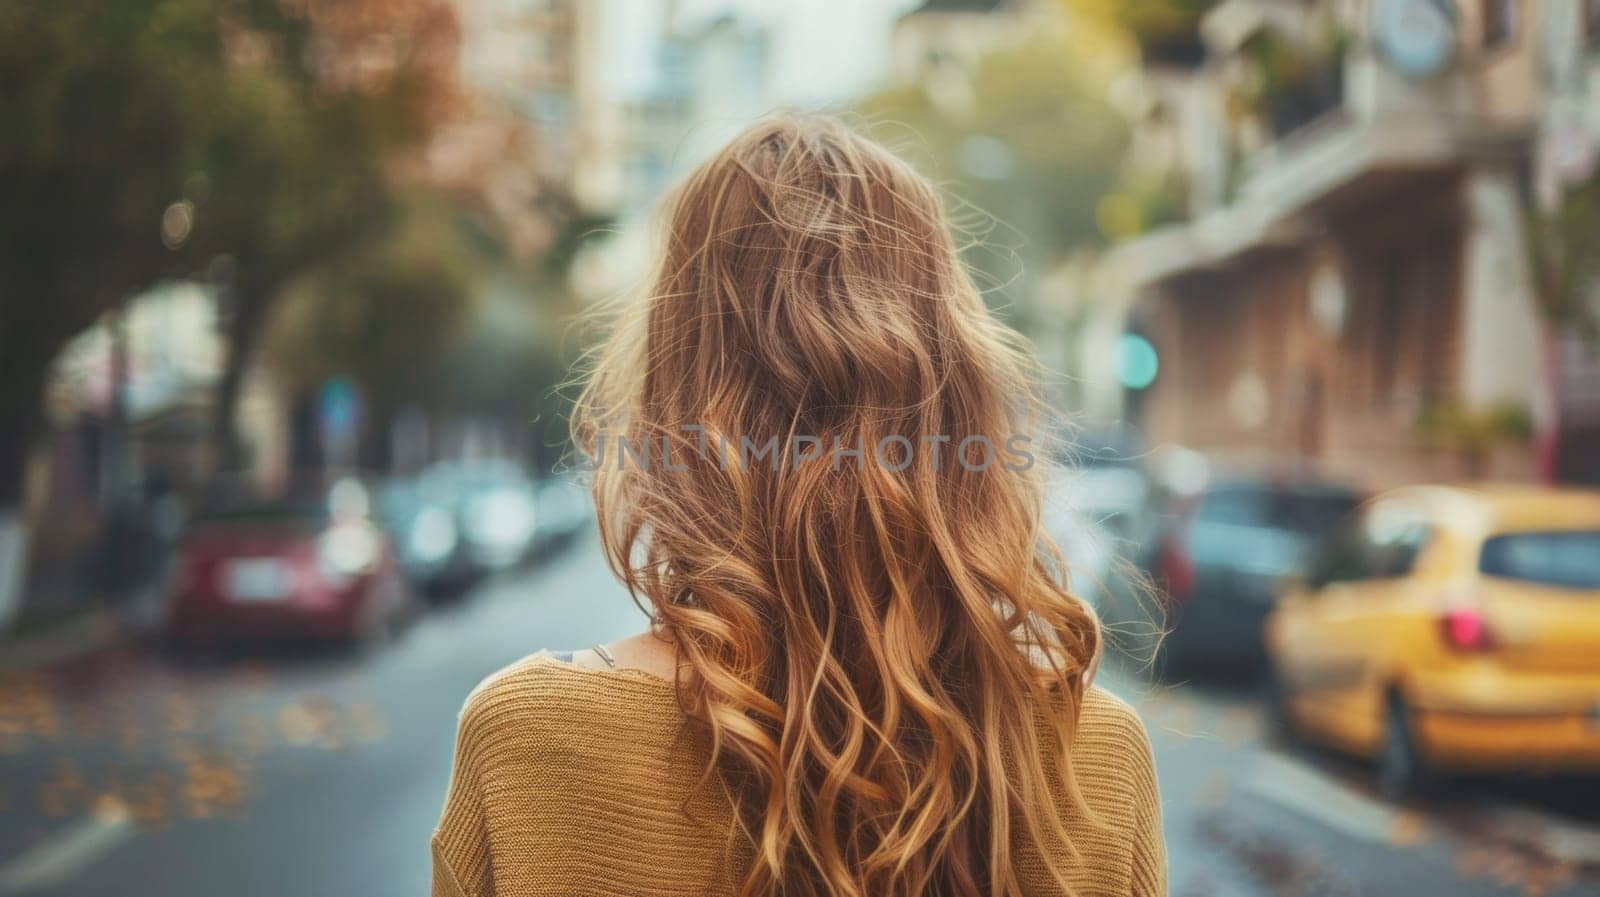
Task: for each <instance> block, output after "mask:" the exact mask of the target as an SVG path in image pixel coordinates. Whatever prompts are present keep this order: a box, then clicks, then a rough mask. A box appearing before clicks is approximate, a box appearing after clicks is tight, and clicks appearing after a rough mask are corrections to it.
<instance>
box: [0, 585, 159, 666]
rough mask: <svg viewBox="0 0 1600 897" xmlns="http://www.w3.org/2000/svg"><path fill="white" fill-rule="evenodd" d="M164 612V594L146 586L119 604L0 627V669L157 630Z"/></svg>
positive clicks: (65, 657) (59, 658)
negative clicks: (16, 627) (11, 629)
mask: <svg viewBox="0 0 1600 897" xmlns="http://www.w3.org/2000/svg"><path fill="white" fill-rule="evenodd" d="M160 614H161V602H160V595H159V594H158V593H157V592H156V590H154V589H147V590H145V591H143V592H140V593H138V594H136V595H133V596H131V597H130V598H128V599H127V600H126V601H123V602H122V603H120V604H118V605H117V606H115V607H107V606H105V605H99V604H96V605H91V606H86V607H84V608H83V609H82V610H78V611H73V612H69V613H65V614H62V615H61V616H59V617H56V618H52V619H48V620H42V621H38V622H37V623H31V624H30V623H24V624H23V625H22V627H21V629H20V630H18V631H15V632H3V633H0V672H3V671H6V670H27V669H36V668H39V667H46V666H52V665H54V664H59V663H65V662H67V661H71V660H75V659H77V658H80V657H85V656H87V655H90V654H93V653H95V652H97V651H102V650H105V649H106V648H109V647H111V646H112V645H115V644H118V643H120V642H124V641H127V640H129V639H132V638H136V637H139V636H141V635H145V634H148V633H151V632H154V631H155V629H156V627H157V625H158V623H159V621H160Z"/></svg>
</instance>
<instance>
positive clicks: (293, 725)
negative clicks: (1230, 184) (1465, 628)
mask: <svg viewBox="0 0 1600 897" xmlns="http://www.w3.org/2000/svg"><path fill="white" fill-rule="evenodd" d="M639 625H640V617H639V615H638V612H637V611H636V610H634V609H633V606H632V604H631V603H630V602H629V600H628V598H627V595H626V594H625V593H624V592H623V591H622V589H621V588H620V587H619V586H617V585H616V584H615V582H614V581H613V580H612V579H611V577H610V574H609V573H608V572H607V571H606V569H605V567H604V565H603V562H602V560H601V558H600V555H599V551H598V546H597V544H596V543H595V541H594V539H593V538H592V537H588V538H583V539H580V540H579V541H578V542H577V543H576V544H574V545H573V546H571V547H570V549H569V550H568V551H566V552H565V553H563V554H561V555H559V556H556V557H552V558H549V559H547V560H546V561H545V562H543V563H541V564H539V565H538V566H536V567H535V568H534V569H532V570H531V571H529V572H517V573H515V574H510V575H507V576H505V577H502V578H500V579H498V580H494V581H491V582H488V583H486V584H484V585H481V586H479V587H478V588H477V589H476V590H475V591H474V592H473V593H472V594H469V595H466V596H464V597H463V598H462V599H461V600H460V602H459V603H458V604H454V605H452V606H450V607H447V608H445V609H444V610H443V611H441V612H439V613H435V614H432V615H429V616H428V617H426V618H424V619H422V620H421V621H419V622H418V623H417V624H416V625H414V626H413V627H412V628H410V629H409V630H408V631H406V632H405V633H403V634H402V635H401V636H400V637H399V639H398V641H397V642H396V643H394V644H392V645H389V646H386V647H382V648H376V649H373V650H371V651H370V652H368V653H365V654H317V655H309V656H308V655H300V654H296V655H272V656H265V657H256V658H252V659H246V660H237V659H236V660H231V661H228V662H226V663H222V662H215V663H213V662H207V661H199V660H197V661H192V662H191V661H186V662H183V663H177V662H174V661H171V660H168V659H165V658H164V656H163V655H162V654H160V653H158V652H152V651H147V650H145V649H143V648H141V647H139V646H136V645H122V646H117V647H114V648H112V649H109V650H107V651H103V652H100V653H98V654H96V655H94V656H92V657H89V658H85V659H82V660H79V661H74V662H71V663H66V664H63V665H58V666H56V667H54V668H51V669H49V670H47V671H37V672H31V673H30V672H20V671H11V672H7V673H0V677H3V687H0V695H4V699H3V701H0V757H3V760H4V762H3V763H0V770H3V771H0V844H4V845H6V848H5V850H4V853H3V854H0V895H7V897H9V895H14V894H40V895H61V897H66V895H72V897H100V895H107V897H110V895H121V894H128V893H132V892H134V891H135V890H136V891H137V892H139V893H151V894H162V895H168V897H184V895H202V894H203V895H211V894H216V893H218V892H219V890H222V889H225V890H226V892H227V893H229V894H230V895H237V897H253V895H263V897H265V895H283V894H303V895H321V894H329V895H332V894H397V895H398V894H413V893H420V892H421V888H422V883H423V882H426V881H427V880H428V865H429V856H428V849H427V839H428V836H429V833H430V831H431V829H432V826H433V825H434V823H435V821H436V818H437V814H438V812H439V807H440V805H441V803H442V801H443V798H444V787H445V781H446V774H447V772H448V769H449V765H450V760H451V749H452V738H453V727H454V722H455V714H456V712H457V710H458V709H459V707H460V705H461V702H462V700H463V698H464V697H465V695H466V694H467V692H468V691H469V690H470V689H471V688H472V687H473V685H475V684H476V683H477V682H478V681H479V680H480V679H481V678H482V677H483V676H485V675H486V674H488V673H490V672H493V671H494V670H495V669H497V668H499V667H500V666H502V665H504V664H506V663H509V662H511V661H513V660H515V659H517V658H518V657H520V656H522V655H524V654H527V653H529V652H531V651H534V650H538V649H540V648H545V647H554V648H561V647H575V646H583V645H588V644H592V643H595V642H598V641H605V640H610V639H614V638H617V637H619V636H622V635H626V634H628V633H630V632H632V631H635V630H636V629H637V628H638V626H639ZM1101 681H1102V683H1103V684H1104V685H1106V686H1107V687H1108V688H1110V689H1111V690H1112V691H1114V692H1116V693H1117V694H1119V695H1122V696H1123V697H1125V698H1127V699H1129V700H1131V701H1133V702H1134V703H1135V704H1136V705H1138V707H1139V709H1140V711H1141V713H1142V714H1143V715H1144V717H1145V720H1146V724H1147V725H1148V726H1149V728H1150V731H1151V734H1152V737H1153V739H1154V742H1155V747H1156V754H1157V761H1158V764H1159V768H1160V773H1161V779H1162V792H1163V798H1164V803H1165V810H1164V812H1165V813H1166V828H1167V836H1168V843H1169V850H1170V854H1171V865H1172V869H1173V875H1174V880H1173V888H1172V893H1174V894H1177V895H1211V894H1215V895H1253V894H1262V895H1268V894H1271V895H1276V894H1331V895H1360V894H1460V895H1478V894H1484V895H1489V894H1571V895H1576V894H1584V893H1594V892H1595V891H1594V889H1595V888H1597V887H1600V808H1596V807H1595V806H1594V804H1593V802H1592V801H1586V800H1584V799H1583V798H1582V796H1581V795H1578V794H1576V793H1575V792H1574V791H1573V790H1572V789H1570V788H1565V787H1564V786H1562V784H1561V783H1559V782H1555V783H1544V784H1538V783H1535V784H1500V785H1495V786H1489V785H1483V786H1477V785H1468V786H1464V787H1462V788H1459V789H1454V790H1453V794H1452V796H1451V798H1450V799H1449V800H1447V801H1443V802H1437V803H1421V804H1417V805H1415V806H1399V805H1395V804H1391V803H1388V802H1385V801H1384V800H1382V799H1380V798H1378V797H1377V796H1375V791H1374V789H1373V786H1372V774H1371V771H1370V768H1368V767H1367V766H1364V765H1361V764H1357V763H1354V762H1351V761H1345V760H1340V759H1335V758H1332V757H1329V756H1326V755H1322V754H1314V753H1310V752H1302V751H1291V752H1288V753H1285V752H1284V751H1282V750H1280V749H1278V748H1276V747H1274V746H1273V745H1272V744H1271V740H1270V739H1269V738H1268V737H1267V736H1266V734H1265V732H1264V728H1263V722H1262V715H1261V712H1260V711H1259V709H1258V707H1259V704H1258V702H1257V701H1256V700H1255V698H1256V696H1255V695H1254V694H1252V693H1250V692H1249V691H1248V690H1247V689H1245V688H1244V687H1242V686H1241V687H1231V686H1207V687H1204V688H1200V687H1195V686H1189V685H1176V686H1164V687H1160V688H1155V689H1153V688H1152V687H1151V686H1150V685H1149V684H1148V683H1147V682H1146V680H1145V679H1144V677H1142V676H1140V675H1138V674H1137V673H1130V672H1129V671H1127V670H1126V669H1124V668H1121V667H1119V666H1118V665H1117V664H1116V663H1115V662H1113V663H1111V664H1109V665H1108V668H1107V669H1106V670H1105V672H1103V674H1102V679H1101ZM594 737H596V738H604V737H605V733H602V732H597V733H594ZM574 812H581V808H574Z"/></svg>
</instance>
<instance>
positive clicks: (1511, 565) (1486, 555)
mask: <svg viewBox="0 0 1600 897" xmlns="http://www.w3.org/2000/svg"><path fill="white" fill-rule="evenodd" d="M1478 570H1479V571H1480V572H1482V573H1483V574H1484V575H1485V576H1494V577H1498V578H1500V579H1515V580H1521V581H1522V582H1530V583H1537V584H1539V585H1545V586H1555V587H1557V588H1563V589H1600V530H1576V531H1560V532H1531V533H1505V534H1502V535H1498V536H1493V537H1491V538H1489V539H1488V540H1487V541H1485V542H1484V543H1483V552H1482V554H1480V555H1479V557H1478Z"/></svg>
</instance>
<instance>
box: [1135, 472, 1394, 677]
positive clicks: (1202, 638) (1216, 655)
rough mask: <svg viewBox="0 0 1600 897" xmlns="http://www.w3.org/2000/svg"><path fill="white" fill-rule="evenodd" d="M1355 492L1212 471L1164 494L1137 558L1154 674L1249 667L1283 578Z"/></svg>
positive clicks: (1257, 656)
mask: <svg viewBox="0 0 1600 897" xmlns="http://www.w3.org/2000/svg"><path fill="white" fill-rule="evenodd" d="M1363 498H1364V496H1363V495H1362V494H1361V493H1360V492H1359V491H1357V490H1355V489H1353V488H1351V487H1349V486H1345V485H1342V484H1338V483H1332V482H1323V481H1317V480H1310V479H1304V478H1281V479H1280V478H1273V477H1261V476H1256V477H1231V478H1218V479H1215V480H1213V481H1211V482H1209V483H1207V484H1206V485H1204V486H1203V487H1202V488H1201V489H1200V490H1199V491H1198V492H1196V493H1194V494H1191V495H1185V496H1181V497H1176V498H1173V499H1171V501H1170V502H1169V504H1168V505H1167V507H1166V509H1165V511H1164V513H1162V514H1161V516H1160V523H1159V524H1158V529H1157V532H1156V533H1155V536H1154V538H1153V540H1152V541H1151V543H1150V545H1149V546H1148V548H1147V552H1146V555H1145V560H1144V565H1145V569H1146V571H1147V572H1148V573H1149V575H1150V578H1151V581H1152V582H1153V583H1154V585H1155V586H1156V587H1157V588H1158V589H1159V590H1160V593H1161V597H1162V603H1163V609H1164V611H1165V617H1166V619H1165V624H1166V628H1167V635H1166V638H1165V639H1163V640H1162V642H1161V644H1160V647H1159V649H1158V650H1157V652H1156V655H1155V662H1156V668H1157V672H1158V673H1162V674H1172V673H1179V672H1183V673H1189V672H1205V671H1208V670H1215V669H1222V668H1227V669H1232V670H1235V671H1238V670H1255V669H1259V668H1260V666H1261V664H1262V663H1263V661H1264V660H1265V650H1264V648H1263V644H1262V624H1263V622H1264V621H1265V619H1266V616H1267V613H1268V612H1269V611H1270V610H1271V609H1272V607H1273V604H1274V603H1275V602H1276V600H1277V597H1278V594H1279V589H1280V587H1281V585H1282V583H1283V581H1284V579H1285V578H1286V577H1287V576H1289V575H1290V574H1293V573H1295V572H1298V571H1299V570H1300V568H1301V565H1302V564H1303V563H1304V562H1305V560H1306V558H1307V555H1308V553H1309V552H1310V551H1311V549H1312V547H1313V546H1314V545H1315V544H1316V543H1317V542H1318V541H1319V540H1320V539H1322V538H1323V537H1324V536H1325V535H1326V534H1327V533H1328V532H1330V531H1331V530H1333V529H1334V528H1335V527H1337V526H1338V525H1339V523H1340V522H1341V521H1342V520H1344V518H1345V517H1346V516H1347V515H1349V514H1350V513H1351V512H1353V511H1354V510H1355V509H1356V508H1357V507H1358V506H1359V505H1360V504H1361V502H1362V500H1363Z"/></svg>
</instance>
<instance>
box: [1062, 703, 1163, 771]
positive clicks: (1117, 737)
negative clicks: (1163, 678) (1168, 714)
mask: <svg viewBox="0 0 1600 897" xmlns="http://www.w3.org/2000/svg"><path fill="white" fill-rule="evenodd" d="M1072 758H1073V766H1074V769H1075V771H1076V774H1077V775H1078V776H1080V777H1081V778H1083V779H1084V780H1085V781H1086V783H1091V784H1092V783H1095V782H1098V783H1099V784H1100V785H1101V786H1103V787H1108V788H1110V789H1111V790H1113V791H1121V792H1125V793H1126V792H1129V791H1131V792H1153V790H1154V783H1155V759H1154V757H1153V755H1152V752H1151V747H1150V736H1149V734H1148V733H1147V732H1146V731H1145V727H1144V722H1143V720H1141V719H1140V718H1139V714H1138V712H1137V711H1135V710H1134V709H1133V707H1131V706H1129V704H1128V703H1127V702H1126V701H1124V700H1122V699H1121V698H1119V697H1117V696H1116V695H1113V694H1112V693H1111V692H1109V691H1106V690H1105V689H1103V688H1101V687H1099V686H1092V687H1090V688H1088V689H1086V690H1085V691H1084V695H1083V707H1082V709H1081V710H1080V712H1079V714H1078V728H1077V732H1076V734H1075V735H1074V738H1073V744H1072Z"/></svg>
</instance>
